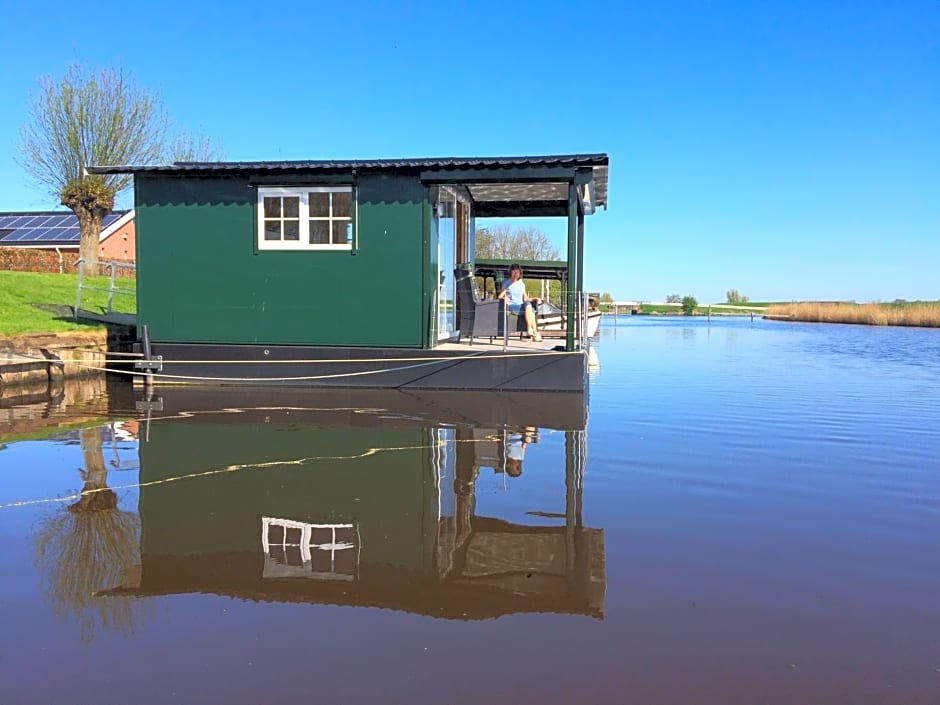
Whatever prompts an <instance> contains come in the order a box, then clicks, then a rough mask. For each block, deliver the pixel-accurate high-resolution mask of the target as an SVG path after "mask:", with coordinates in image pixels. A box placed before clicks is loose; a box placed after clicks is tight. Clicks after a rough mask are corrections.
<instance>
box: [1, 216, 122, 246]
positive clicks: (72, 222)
mask: <svg viewBox="0 0 940 705" xmlns="http://www.w3.org/2000/svg"><path fill="white" fill-rule="evenodd" d="M133 217H134V211H132V210H131V211H114V212H113V213H108V215H106V216H105V217H104V219H103V220H102V221H101V234H100V236H99V241H101V240H104V239H105V238H106V237H108V235H110V234H111V233H112V232H114V230H116V229H117V228H119V227H120V226H121V225H123V224H124V223H125V222H127V221H128V220H130V219H131V218H133ZM119 221H120V222H119ZM78 240H79V232H78V218H77V217H76V216H75V214H74V213H72V212H71V211H26V212H18V213H0V247H30V246H32V247H78Z"/></svg>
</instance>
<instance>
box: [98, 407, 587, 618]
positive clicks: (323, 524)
mask: <svg viewBox="0 0 940 705" xmlns="http://www.w3.org/2000/svg"><path fill="white" fill-rule="evenodd" d="M167 391H168V392H174V391H178V392H179V394H178V395H174V394H168V395H167V397H166V398H165V399H164V400H163V404H164V411H163V412H162V415H160V416H156V417H154V418H153V419H152V420H151V422H150V428H149V432H148V434H147V437H148V439H149V440H147V441H146V442H142V443H141V444H140V479H141V484H142V487H141V490H140V515H141V526H142V531H141V551H140V554H141V564H140V566H138V567H136V568H134V569H131V570H128V571H127V575H126V576H125V579H124V581H123V582H122V584H121V585H118V586H114V588H113V589H111V590H109V591H107V592H106V593H105V594H108V595H128V594H130V595H164V594H175V593H192V592H202V593H211V594H218V595H227V596H232V597H237V598H245V599H252V600H261V601H287V602H309V603H323V604H339V605H361V606H373V607H384V608H391V609H399V610H405V611H409V612H415V613H420V614H426V615H431V616H436V617H445V618H459V619H478V618H486V617H495V616H499V615H503V614H510V613H516V612H561V613H572V614H585V615H591V616H594V617H601V616H602V615H603V599H604V589H605V571H604V544H603V531H602V530H600V529H595V528H589V527H585V526H583V524H582V519H581V477H580V475H581V472H582V471H583V467H582V465H583V461H584V450H583V448H584V431H583V430H565V431H564V438H565V443H564V449H562V448H561V447H555V450H556V451H557V454H558V458H557V460H558V481H559V483H561V482H564V486H565V489H566V491H565V499H564V504H563V506H560V507H557V508H556V509H558V511H557V512H555V513H552V514H551V515H550V516H548V518H546V517H539V518H538V519H533V521H532V522H531V524H530V523H528V522H527V523H520V522H519V521H518V520H516V521H513V520H511V519H508V518H505V517H499V516H478V515H477V514H476V510H475V502H476V497H475V485H476V482H477V477H478V476H479V474H480V472H481V470H484V469H485V468H489V467H493V466H494V465H497V464H499V463H501V462H503V457H502V456H504V455H505V452H506V448H505V444H504V443H502V440H503V439H505V435H504V433H505V432H506V431H507V427H506V426H499V425H491V426H489V427H483V426H476V425H471V424H470V423H468V421H469V420H470V419H468V418H467V417H464V419H463V420H462V421H458V422H453V421H451V422H450V423H434V422H431V421H429V420H428V419H427V418H422V416H421V414H420V413H418V414H416V413H414V412H415V411H416V409H409V410H406V411H405V412H404V413H403V412H402V405H400V404H396V405H392V404H384V403H383V402H390V401H394V400H393V399H392V398H391V396H389V397H386V398H385V399H376V400H375V402H377V403H373V404H372V405H371V406H369V407H361V408H352V407H351V405H349V404H348V398H346V397H345V395H344V398H338V397H336V395H335V394H334V397H333V398H332V399H326V398H325V397H324V396H322V395H321V396H319V397H317V398H313V399H311V398H310V397H309V396H308V397H307V398H303V397H302V396H301V395H297V394H290V393H285V394H278V395H273V396H272V395H266V396H264V397H263V398H261V399H259V398H258V397H257V396H255V398H254V405H253V406H251V407H248V406H239V404H238V402H239V401H241V400H240V399H237V398H236V397H235V396H233V395H226V396H225V397H224V399H223V400H222V403H218V402H219V400H218V399H216V400H215V402H212V397H211V395H209V394H207V393H205V392H202V393H200V392H198V391H196V390H167ZM412 396H413V395H412ZM488 396H489V397H490V398H491V401H492V403H493V405H495V406H498V405H499V404H500V400H499V399H498V398H494V397H498V396H499V395H492V394H491V395H488ZM400 397H401V395H400V393H399V394H398V395H397V396H396V397H395V398H396V399H399V400H401V399H400ZM419 401H420V400H419ZM447 403H449V402H446V401H442V400H441V399H434V400H431V402H430V403H427V404H421V405H420V406H422V407H423V408H425V409H427V408H431V409H434V408H438V409H440V408H442V407H446V404H447ZM504 403H509V402H504ZM344 404H345V405H346V406H344ZM330 407H332V408H330ZM336 407H339V408H336ZM455 413H456V412H455ZM546 418H547V417H543V418H542V419H540V421H544V420H546ZM487 420H488V422H489V423H492V421H493V418H492V416H491V417H489V418H488V419H487ZM543 428H545V427H543ZM581 429H583V426H581ZM510 430H511V429H510ZM501 443H502V446H501ZM486 472H489V470H486ZM181 475H186V476H187V478H186V479H185V480H182V481H172V480H174V478H178V477H180V476H181Z"/></svg>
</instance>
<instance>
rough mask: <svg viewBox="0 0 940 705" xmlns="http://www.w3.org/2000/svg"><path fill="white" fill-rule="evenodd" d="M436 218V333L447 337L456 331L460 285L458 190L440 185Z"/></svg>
mask: <svg viewBox="0 0 940 705" xmlns="http://www.w3.org/2000/svg"><path fill="white" fill-rule="evenodd" d="M435 208H436V212H435V214H434V215H435V218H436V219H437V262H438V269H439V270H440V272H439V274H438V289H437V337H438V340H444V339H447V338H451V337H453V336H454V335H455V334H456V332H457V287H456V281H455V279H454V267H455V266H456V265H457V259H456V252H457V250H456V247H457V245H456V242H457V194H456V192H454V191H453V190H452V189H449V188H446V187H444V186H441V187H439V188H438V190H437V203H436V205H435Z"/></svg>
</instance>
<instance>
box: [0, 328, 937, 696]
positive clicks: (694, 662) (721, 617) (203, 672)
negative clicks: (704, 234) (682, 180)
mask: <svg viewBox="0 0 940 705" xmlns="http://www.w3.org/2000/svg"><path fill="white" fill-rule="evenodd" d="M596 349H597V353H598V358H599V360H600V370H599V371H598V372H596V373H595V375H594V377H593V379H592V386H591V394H590V410H589V418H588V422H587V428H586V430H584V431H581V430H571V429H565V428H559V427H556V426H560V425H563V424H560V423H558V422H555V421H553V420H552V419H557V418H560V417H559V416H557V415H552V414H551V413H548V412H547V411H546V409H547V406H548V405H546V404H545V403H543V402H537V403H536V404H534V405H530V406H526V404H525V403H519V404H515V401H514V400H509V401H507V400H505V399H495V398H494V401H493V402H492V404H490V403H489V402H488V401H486V400H484V401H483V403H482V404H480V403H477V404H475V405H461V403H460V401H459V400H457V401H455V400H454V399H453V398H452V397H449V396H446V395H444V396H434V395H430V396H427V397H425V396H419V397H414V396H412V395H407V396H406V395H388V394H385V395H380V394H376V395H371V396H361V395H359V396H356V397H348V398H347V399H346V400H345V401H343V400H342V399H340V400H337V398H336V396H335V395H334V396H333V397H329V398H328V397H325V396H323V395H316V394H305V393H290V394H281V395H277V394H275V395H271V394H258V393H248V394H235V395H232V394H229V395H224V396H221V397H220V396H217V395H212V394H190V393H185V392H179V391H177V392H174V393H173V394H170V393H169V391H168V392H166V393H165V396H164V409H163V410H162V411H159V410H154V411H152V412H151V414H150V416H151V419H150V420H149V421H148V420H147V419H146V418H145V414H144V413H143V412H139V413H138V412H136V411H135V408H134V398H133V394H128V391H127V390H126V389H122V388H121V387H120V386H113V385H112V386H111V388H110V389H108V390H101V389H92V390H90V391H89V390H85V391H83V392H82V394H81V396H82V397H83V399H78V400H76V399H73V398H71V397H70V398H69V400H68V402H67V403H66V402H63V401H61V400H60V402H57V403H55V404H48V403H45V402H43V401H41V400H34V403H32V404H27V405H23V406H22V407H20V408H0V439H7V440H6V443H5V445H0V448H2V450H0V576H2V582H0V625H2V629H3V638H2V640H0V704H3V705H6V704H24V705H26V704H28V703H51V702H55V703H90V702H93V703H96V705H106V704H107V703H128V702H134V703H175V702H178V703H206V702H218V703H233V704H234V703H284V702H334V703H347V702H348V703H367V702H376V703H479V702H488V703H503V702H505V703H571V702H576V701H582V702H599V703H623V702H636V703H696V704H697V705H698V704H703V703H715V704H716V705H717V704H722V705H728V704H736V703H741V704H742V705H743V704H751V703H781V704H783V703H786V704H791V703H845V704H852V705H856V704H860V703H873V704H874V703H877V704H882V703H924V704H925V705H926V704H930V705H936V703H938V702H940V330H914V329H897V328H892V329H885V328H880V329H879V328H863V327H854V326H828V325H801V324H787V323H771V322H764V321H759V320H757V321H753V322H752V321H750V320H747V319H734V320H714V321H713V322H712V324H711V325H710V326H709V325H707V323H706V322H705V321H702V320H692V321H687V320H683V319H675V318H669V319H657V318H646V317H643V318H630V317H621V318H620V320H619V321H618V322H617V325H614V323H613V322H612V321H605V324H604V325H603V326H602V330H601V338H600V341H599V342H598V344H597V346H596ZM171 391H172V390H171ZM72 396H74V394H73V395H72ZM477 402H479V400H477ZM514 404H515V405H514ZM336 406H342V407H343V408H342V409H339V410H336V409H335V408H334V407H336ZM471 406H472V408H473V409H474V411H472V412H471V411H470V409H471ZM506 409H509V411H505V410H506ZM501 415H502V417H501ZM43 416H44V417H46V418H45V419H42V418H41V417H43ZM562 416H563V415H562ZM575 416H577V414H575ZM104 420H106V421H108V423H103V421H104ZM553 424H554V425H553ZM53 425H54V426H57V429H55V430H54V431H53V430H52V429H51V426H53ZM72 425H74V426H78V427H76V428H73V427H70V426H72ZM40 428H45V429H46V430H45V431H41V430H39V429H40ZM10 439H13V440H10ZM83 488H84V489H86V490H94V491H93V492H91V493H90V494H86V495H85V496H84V498H81V495H80V493H81V490H82V489H83Z"/></svg>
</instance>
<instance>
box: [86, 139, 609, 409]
mask: <svg viewBox="0 0 940 705" xmlns="http://www.w3.org/2000/svg"><path fill="white" fill-rule="evenodd" d="M88 171H89V172H90V173H94V174H113V173H131V174H133V176H134V199H135V213H136V227H137V244H136V247H137V252H136V256H137V328H138V336H139V337H140V340H141V346H140V347H141V352H142V354H143V357H144V359H143V360H142V361H140V362H139V363H137V370H138V372H139V373H140V374H141V375H144V374H146V375H147V379H148V380H149V381H152V382H155V383H158V384H160V383H168V384H259V383H260V384H280V385H294V384H297V385H313V386H338V387H366V388H400V389H478V390H511V391H520V390H536V391H566V392H583V391H584V390H585V388H586V385H587V355H586V351H585V343H584V330H582V328H583V327H584V326H583V325H582V324H579V321H580V320H581V318H580V317H579V315H578V312H579V311H580V310H581V308H582V303H581V301H582V298H581V297H582V292H583V290H584V285H583V281H584V272H583V251H584V219H585V216H586V215H590V214H591V213H593V212H594V211H595V209H596V208H597V207H598V206H602V207H604V208H606V206H607V173H608V157H607V155H606V154H587V155H563V156H538V157H498V158H438V159H383V160H351V161H337V160H331V161H273V162H267V161H265V162H212V163H195V162H177V163H175V164H173V165H168V166H126V165H125V166H98V167H92V168H89V170H88ZM535 216H538V217H543V216H556V217H559V218H565V219H566V220H567V226H568V227H567V232H568V239H567V260H566V264H565V266H566V267H567V273H566V278H565V280H566V282H567V283H568V286H567V290H566V292H565V294H564V296H565V301H564V304H565V308H566V311H568V312H571V315H570V317H569V318H570V320H571V321H572V324H571V325H568V327H567V330H566V332H565V334H564V335H563V336H561V338H560V339H559V338H558V337H556V338H555V339H547V340H546V342H535V341H531V340H524V339H522V336H520V335H516V334H515V328H512V326H511V325H510V323H509V320H508V318H507V317H505V316H504V318H503V319H502V323H501V324H500V326H499V327H498V329H495V330H491V331H489V332H488V333H487V332H486V331H484V332H483V333H480V332H479V330H478V331H477V334H476V336H473V337H469V333H470V332H469V331H466V330H465V331H461V330H459V328H460V327H461V326H463V327H465V328H466V327H468V326H469V324H468V323H467V322H468V321H470V322H471V323H472V321H473V320H474V313H475V308H476V303H477V297H478V294H476V292H475V291H474V292H473V294H474V297H475V298H472V299H471V298H467V299H466V300H463V301H460V302H459V301H458V298H459V297H458V277H459V274H460V273H461V272H470V273H472V272H473V271H474V262H473V252H474V231H475V219H476V218H488V217H535ZM476 328H479V326H476Z"/></svg>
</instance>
